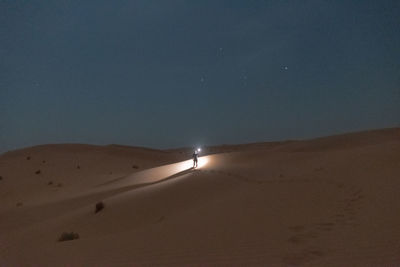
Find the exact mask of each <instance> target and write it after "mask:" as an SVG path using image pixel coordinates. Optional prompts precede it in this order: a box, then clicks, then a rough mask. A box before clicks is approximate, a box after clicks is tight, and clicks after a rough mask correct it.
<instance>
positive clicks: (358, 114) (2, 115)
mask: <svg viewBox="0 0 400 267" xmlns="http://www.w3.org/2000/svg"><path fill="white" fill-rule="evenodd" d="M399 125H400V1H398V0H395V1H377V0H373V1H370V0H360V1H355V0H343V1H340V0H338V1H328V0H319V1H317V0H314V1H312V0H311V1H307V0H306V1H295V0H291V1H289V0H279V1H278V0H271V1H261V0H260V1H254V0H253V1H252V0H246V1H244V0H242V1H233V0H230V1H218V0H202V1H183V0H182V1H178V0H172V1H164V0H159V1H154V0H141V1H139V0H137V1H109V0H104V1H66V0H58V1H45V0H40V1H14V0H9V1H4V0H0V152H4V151H6V150H10V149H14V148H19V147H24V146H30V145H35V144H43V143H65V142H78V143H92V144H109V143H119V144H127V145H139V146H149V147H157V148H168V147H177V146H178V147H180V146H190V145H197V144H198V145H201V144H224V143H246V142H256V141H270V140H282V139H288V138H292V139H293V138H308V137H315V136H321V135H330V134H335V133H341V132H346V131H354V130H364V129H371V128H382V127H391V126H399Z"/></svg>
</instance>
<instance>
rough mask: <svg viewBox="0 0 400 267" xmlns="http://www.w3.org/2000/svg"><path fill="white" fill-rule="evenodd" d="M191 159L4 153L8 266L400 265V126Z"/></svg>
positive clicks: (74, 150)
mask: <svg viewBox="0 0 400 267" xmlns="http://www.w3.org/2000/svg"><path fill="white" fill-rule="evenodd" d="M190 152H191V151H190V150H188V149H175V150H168V151H160V150H151V149H145V148H135V147H125V146H116V145H111V146H89V145H71V144H64V145H62V144H61V145H45V146H37V147H32V148H26V149H22V150H16V151H12V152H7V153H5V154H3V155H1V156H0V176H1V179H0V266H149V265H151V266H169V265H172V266H199V265H201V266H249V265H250V266H399V265H400V212H399V210H400V197H399V192H400V129H399V128H395V129H383V130H375V131H366V132H360V133H351V134H345V135H338V136H331V137H324V138H319V139H314V140H306V141H288V142H276V143H259V144H248V145H226V146H214V147H208V148H204V150H203V155H202V157H200V167H199V168H197V169H191V161H190V160H189V159H190ZM98 202H102V203H104V206H105V207H104V209H103V210H101V211H99V212H97V213H95V205H96V203H98ZM71 231H73V232H75V233H78V234H79V239H75V240H69V241H64V242H59V241H58V238H59V237H60V235H61V234H62V233H63V232H71Z"/></svg>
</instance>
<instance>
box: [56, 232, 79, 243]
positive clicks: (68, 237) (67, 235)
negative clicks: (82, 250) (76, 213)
mask: <svg viewBox="0 0 400 267" xmlns="http://www.w3.org/2000/svg"><path fill="white" fill-rule="evenodd" d="M78 238H79V234H78V233H74V232H64V233H62V234H61V236H60V237H59V238H58V241H59V242H63V241H68V240H74V239H78Z"/></svg>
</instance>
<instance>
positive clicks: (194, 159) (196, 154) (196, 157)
mask: <svg viewBox="0 0 400 267" xmlns="http://www.w3.org/2000/svg"><path fill="white" fill-rule="evenodd" d="M198 157H199V154H198V153H197V150H195V151H194V152H193V168H196V167H197V162H198Z"/></svg>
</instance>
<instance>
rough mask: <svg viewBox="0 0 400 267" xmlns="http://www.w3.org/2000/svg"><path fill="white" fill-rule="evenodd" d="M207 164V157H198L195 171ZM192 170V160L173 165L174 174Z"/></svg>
mask: <svg viewBox="0 0 400 267" xmlns="http://www.w3.org/2000/svg"><path fill="white" fill-rule="evenodd" d="M207 163H208V157H199V158H198V162H197V167H196V168H195V169H200V168H202V167H204V166H206V165H207ZM192 168H193V160H191V159H190V160H185V161H182V162H180V163H177V164H175V166H174V172H176V173H178V172H183V171H186V170H189V169H192Z"/></svg>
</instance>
